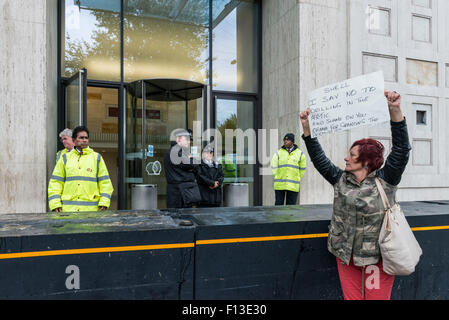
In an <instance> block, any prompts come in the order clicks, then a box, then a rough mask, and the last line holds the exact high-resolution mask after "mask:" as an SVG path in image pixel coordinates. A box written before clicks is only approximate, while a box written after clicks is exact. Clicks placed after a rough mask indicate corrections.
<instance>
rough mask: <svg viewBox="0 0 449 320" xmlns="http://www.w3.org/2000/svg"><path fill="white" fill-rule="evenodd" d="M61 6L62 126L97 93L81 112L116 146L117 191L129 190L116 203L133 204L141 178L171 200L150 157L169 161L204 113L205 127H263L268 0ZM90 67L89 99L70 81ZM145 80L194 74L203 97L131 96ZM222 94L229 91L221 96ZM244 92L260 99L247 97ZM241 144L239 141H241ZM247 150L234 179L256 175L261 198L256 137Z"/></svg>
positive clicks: (99, 139) (69, 1)
mask: <svg viewBox="0 0 449 320" xmlns="http://www.w3.org/2000/svg"><path fill="white" fill-rule="evenodd" d="M59 6H60V26H59V28H60V37H61V38H60V57H61V60H60V64H61V65H60V70H61V71H60V75H59V76H60V78H61V82H60V85H61V86H62V90H61V91H60V92H61V95H62V96H61V97H60V100H59V101H60V104H61V107H60V109H59V110H60V113H61V114H60V115H59V127H60V129H61V130H62V129H63V128H65V127H71V126H74V124H75V122H76V121H75V120H71V121H68V120H70V119H72V118H73V119H78V118H81V117H80V116H79V114H77V113H76V112H77V110H78V109H75V107H76V106H77V105H81V104H80V103H79V101H81V100H82V99H84V101H87V103H86V104H87V105H86V106H83V108H84V109H82V108H81V109H79V110H83V112H84V113H83V114H84V116H85V118H84V124H86V125H87V126H88V128H89V130H90V131H91V132H92V133H93V137H92V138H93V140H92V139H91V142H92V143H93V147H94V148H96V149H98V151H99V152H102V153H103V152H104V153H106V154H107V157H108V163H107V165H108V169H109V172H110V175H111V176H114V178H113V182H114V189H115V192H114V194H117V192H118V193H119V195H118V198H115V199H114V207H117V208H118V209H125V208H129V207H130V201H129V196H130V195H129V191H130V185H131V184H132V183H151V184H157V185H158V192H159V195H160V197H159V203H160V207H161V208H163V207H164V204H165V198H164V195H165V179H164V176H163V175H161V176H159V177H156V176H154V175H153V176H150V175H146V174H145V172H146V168H147V166H148V163H147V162H148V161H150V160H155V161H160V160H161V159H160V158H161V157H162V156H163V153H164V152H165V150H166V149H167V148H168V147H169V142H168V138H169V134H170V132H171V130H173V129H176V128H180V127H187V128H191V129H193V121H195V120H196V121H203V129H204V128H205V126H204V123H209V124H210V126H211V127H215V128H217V129H219V130H221V129H220V128H224V127H223V125H224V126H226V125H227V124H230V122H232V121H233V119H234V120H235V123H233V125H234V126H235V128H236V129H237V128H238V129H242V130H243V131H245V130H246V129H248V128H251V129H257V125H258V124H257V123H256V121H255V119H256V118H255V114H257V112H256V109H257V108H258V107H259V104H258V103H257V102H256V101H257V100H258V99H257V98H258V96H259V95H260V92H259V91H258V88H259V82H258V79H259V65H260V64H259V59H260V57H259V51H260V45H259V43H258V39H259V32H260V30H259V29H260V21H259V16H260V8H259V7H260V1H256V0H244V1H235V0H164V1H161V0H59ZM82 69H86V74H87V89H86V90H84V91H85V92H86V91H87V95H88V96H87V99H86V98H85V97H82V96H79V94H81V92H82V90H80V89H79V88H78V87H77V86H78V84H77V83H75V82H72V83H69V80H70V78H71V77H72V78H73V75H74V74H76V73H77V72H78V71H79V70H82ZM143 79H173V80H174V81H175V80H187V81H190V82H194V83H198V84H199V85H201V86H203V87H204V90H203V91H202V96H201V97H200V98H196V99H193V100H185V101H162V100H161V99H153V98H152V97H148V96H147V98H146V99H145V101H144V103H143V101H142V98H141V97H136V96H134V97H133V96H132V95H131V94H130V89H131V87H130V86H132V85H133V84H135V83H138V82H139V81H140V80H143ZM121 89H123V90H124V91H123V93H121ZM218 93H220V94H226V98H223V99H221V98H219V99H217V96H216V94H218ZM242 94H244V95H246V97H250V99H249V100H250V101H249V100H248V99H243V100H241V99H240V98H238V97H237V95H242ZM207 95H211V96H210V97H207ZM233 95H235V97H233ZM98 97H101V99H100V100H101V101H97V100H98ZM103 97H104V98H103ZM107 97H110V98H111V99H112V100H114V101H112V100H111V101H106V100H107V99H109V98H107ZM214 97H215V98H214ZM96 99H97V100H96ZM105 99H106V100H105ZM246 100H248V101H246ZM103 102H104V103H103ZM98 103H100V104H101V105H102V106H101V107H100V106H99V105H98ZM72 105H73V106H72ZM142 105H143V106H144V108H145V111H143V109H142V107H141V106H142ZM228 116H230V117H231V118H229V119H228ZM78 122H79V121H78ZM245 143H246V142H245ZM94 145H95V146H94ZM149 145H151V146H153V147H154V148H155V149H154V159H147V158H145V154H146V153H145V152H144V150H146V149H147V148H148V146H149ZM238 147H239V145H238V143H237V144H235V143H234V145H233V148H234V149H236V148H238ZM244 148H245V156H244V157H243V158H242V159H239V160H241V161H240V163H238V166H237V170H236V176H235V177H233V178H232V179H227V180H226V181H227V182H228V183H230V182H248V183H250V184H251V187H250V198H251V200H250V203H251V204H252V203H253V199H254V196H255V194H254V192H253V188H252V186H253V185H254V184H255V180H254V179H255V174H254V173H255V172H256V170H255V168H256V165H255V164H254V163H249V162H248V161H249V158H250V157H253V155H249V153H248V152H249V150H252V149H251V146H249V145H248V144H247V143H246V144H245V147H244ZM224 151H225V150H223V152H224ZM231 154H234V155H235V154H236V150H232V152H231ZM225 156H226V155H225V154H224V153H223V154H217V155H216V157H217V158H219V159H222V158H223V157H225ZM228 156H229V155H228ZM234 158H235V157H234ZM254 158H255V156H254ZM147 160H148V161H147ZM234 160H235V159H234ZM162 171H163V170H162ZM228 178H229V177H228ZM231 180H232V181H231Z"/></svg>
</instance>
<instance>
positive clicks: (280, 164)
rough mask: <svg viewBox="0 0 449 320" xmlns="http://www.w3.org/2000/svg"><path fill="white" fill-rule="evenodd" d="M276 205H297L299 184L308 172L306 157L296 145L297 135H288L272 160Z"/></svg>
mask: <svg viewBox="0 0 449 320" xmlns="http://www.w3.org/2000/svg"><path fill="white" fill-rule="evenodd" d="M271 170H272V172H273V178H274V179H273V180H274V193H275V198H276V200H275V205H277V206H278V205H284V201H285V204H287V205H291V204H296V201H297V199H298V194H299V184H300V182H301V179H302V177H303V175H304V173H305V172H306V155H305V154H304V153H303V152H302V151H301V150H300V149H299V148H298V146H297V145H296V144H295V135H294V134H293V133H287V134H286V135H285V136H284V145H283V146H282V148H280V149H279V150H278V151H276V153H275V154H274V155H273V158H272V159H271Z"/></svg>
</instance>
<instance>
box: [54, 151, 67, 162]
mask: <svg viewBox="0 0 449 320" xmlns="http://www.w3.org/2000/svg"><path fill="white" fill-rule="evenodd" d="M66 153H68V150H67V149H66V148H64V149H62V150H59V151H58V152H56V162H58V160H59V158H61V156H62V155H63V154H66Z"/></svg>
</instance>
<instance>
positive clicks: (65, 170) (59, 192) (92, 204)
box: [48, 147, 114, 212]
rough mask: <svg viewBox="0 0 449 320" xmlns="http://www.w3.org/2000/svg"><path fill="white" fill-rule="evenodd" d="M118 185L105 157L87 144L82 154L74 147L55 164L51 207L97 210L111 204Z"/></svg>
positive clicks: (50, 196) (69, 209)
mask: <svg viewBox="0 0 449 320" xmlns="http://www.w3.org/2000/svg"><path fill="white" fill-rule="evenodd" d="M113 191H114V188H113V187H112V183H111V179H110V178H109V173H108V169H107V168H106V164H105V162H104V160H103V157H102V156H101V155H100V154H99V153H97V152H95V151H94V150H93V149H91V148H89V147H87V148H85V149H83V153H82V154H79V153H78V150H76V148H74V149H73V150H72V151H71V152H68V153H66V154H63V155H62V156H61V157H60V158H59V160H58V162H57V163H56V165H55V168H54V170H53V174H52V176H51V179H50V183H49V185H48V206H49V207H50V210H54V209H56V208H59V207H62V211H63V212H74V211H97V210H98V206H104V207H109V205H110V203H111V196H112V192H113Z"/></svg>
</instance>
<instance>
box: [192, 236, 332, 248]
mask: <svg viewBox="0 0 449 320" xmlns="http://www.w3.org/2000/svg"><path fill="white" fill-rule="evenodd" d="M327 236H328V234H327V233H315V234H295V235H289V236H272V237H250V238H229V239H210V240H197V241H196V244H197V245H203V244H219V243H238V242H257V241H276V240H294V239H310V238H326V237H327Z"/></svg>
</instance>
